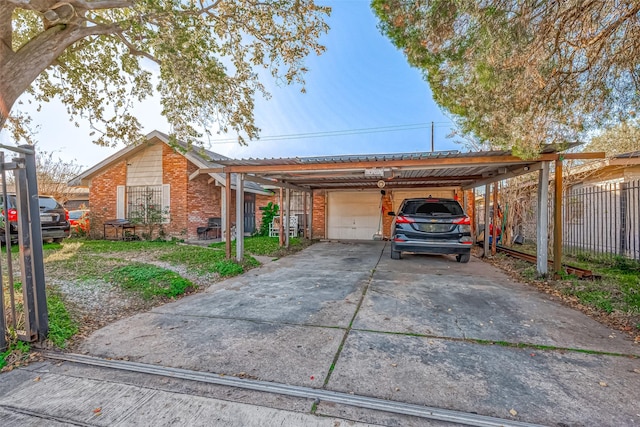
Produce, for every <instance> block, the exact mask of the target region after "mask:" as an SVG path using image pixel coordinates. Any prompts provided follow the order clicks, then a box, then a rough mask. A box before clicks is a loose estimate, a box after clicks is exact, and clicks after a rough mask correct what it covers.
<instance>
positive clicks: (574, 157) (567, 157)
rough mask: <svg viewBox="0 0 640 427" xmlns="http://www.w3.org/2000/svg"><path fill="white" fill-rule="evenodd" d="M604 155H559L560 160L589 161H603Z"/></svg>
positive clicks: (597, 153)
mask: <svg viewBox="0 0 640 427" xmlns="http://www.w3.org/2000/svg"><path fill="white" fill-rule="evenodd" d="M605 156H606V153H604V152H602V151H597V152H591V153H561V154H560V156H559V157H560V158H562V159H564V160H591V159H604V158H605Z"/></svg>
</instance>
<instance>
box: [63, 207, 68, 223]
mask: <svg viewBox="0 0 640 427" xmlns="http://www.w3.org/2000/svg"><path fill="white" fill-rule="evenodd" d="M64 219H66V220H67V221H69V211H68V210H66V209H65V210H64Z"/></svg>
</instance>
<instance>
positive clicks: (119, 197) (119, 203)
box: [116, 185, 125, 219]
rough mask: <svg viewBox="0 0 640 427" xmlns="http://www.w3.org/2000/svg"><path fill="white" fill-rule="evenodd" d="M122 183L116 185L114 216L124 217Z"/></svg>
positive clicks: (123, 187)
mask: <svg viewBox="0 0 640 427" xmlns="http://www.w3.org/2000/svg"><path fill="white" fill-rule="evenodd" d="M124 190H125V186H124V185H118V186H117V187H116V218H117V219H124V218H125V216H124Z"/></svg>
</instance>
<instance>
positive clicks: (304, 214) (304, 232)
mask: <svg viewBox="0 0 640 427" xmlns="http://www.w3.org/2000/svg"><path fill="white" fill-rule="evenodd" d="M302 237H304V238H305V239H306V238H307V193H306V192H305V193H302Z"/></svg>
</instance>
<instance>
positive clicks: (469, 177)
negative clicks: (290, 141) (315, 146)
mask: <svg viewBox="0 0 640 427" xmlns="http://www.w3.org/2000/svg"><path fill="white" fill-rule="evenodd" d="M481 178H482V175H455V176H421V177H415V178H400V177H398V178H355V179H353V178H329V179H322V178H320V179H318V177H313V178H306V177H301V178H292V179H291V181H295V182H296V183H297V184H300V185H303V184H304V185H324V184H343V183H344V184H371V185H375V184H376V183H377V182H378V181H379V180H381V179H382V180H383V181H384V182H386V183H387V184H395V183H402V182H419V181H427V182H432V181H437V182H447V181H471V180H476V179H481Z"/></svg>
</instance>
